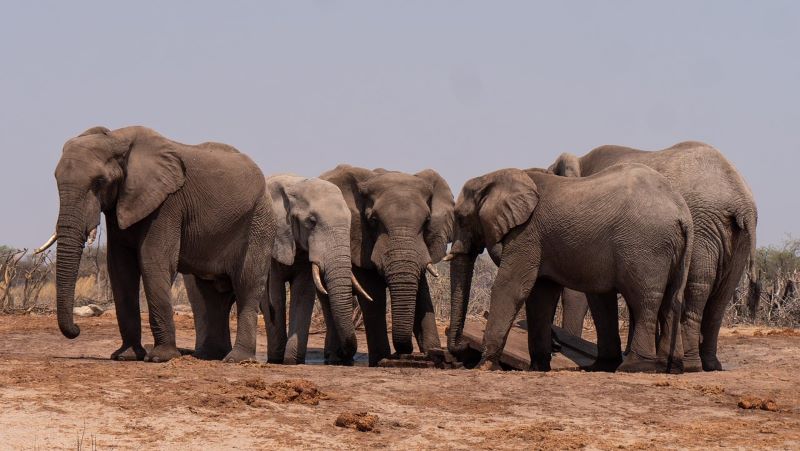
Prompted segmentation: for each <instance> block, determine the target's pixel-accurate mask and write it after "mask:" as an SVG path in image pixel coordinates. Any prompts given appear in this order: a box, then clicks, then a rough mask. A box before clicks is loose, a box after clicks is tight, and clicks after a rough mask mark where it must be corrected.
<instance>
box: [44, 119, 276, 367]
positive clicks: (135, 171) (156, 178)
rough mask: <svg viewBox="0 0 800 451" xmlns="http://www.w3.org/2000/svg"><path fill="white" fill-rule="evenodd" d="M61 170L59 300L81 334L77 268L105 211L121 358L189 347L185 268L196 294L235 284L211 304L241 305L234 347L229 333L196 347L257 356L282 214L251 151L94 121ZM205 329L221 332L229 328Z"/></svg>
mask: <svg viewBox="0 0 800 451" xmlns="http://www.w3.org/2000/svg"><path fill="white" fill-rule="evenodd" d="M55 178H56V183H57V185H58V193H59V198H60V206H59V214H58V221H57V223H56V234H55V235H54V236H55V239H56V240H57V241H58V248H57V251H56V257H57V261H56V299H57V308H58V325H59V327H60V329H61V332H62V333H63V334H64V336H66V337H68V338H75V337H77V336H78V335H79V334H80V328H79V327H78V326H77V325H76V324H75V323H74V320H73V317H72V308H73V305H74V300H75V282H76V278H77V274H78V265H79V262H80V258H81V253H82V251H83V247H84V245H85V243H86V240H87V237H88V236H89V235H91V234H93V231H94V230H95V229H96V228H97V226H98V225H99V224H100V213H101V212H102V213H104V214H105V218H106V228H107V230H108V235H107V236H108V271H109V279H110V282H111V287H112V291H113V296H114V304H115V308H116V313H117V322H118V324H119V330H120V335H121V338H122V345H121V346H120V348H119V349H117V350H116V351H114V352H113V353H112V354H111V358H112V359H115V360H146V361H151V362H164V361H167V360H169V359H171V358H174V357H177V356H179V355H180V354H179V352H178V349H177V347H176V345H175V324H174V320H173V311H172V302H171V294H170V287H171V285H172V283H173V281H174V279H175V277H176V275H177V273H182V274H185V275H190V276H189V277H186V279H187V281H188V282H187V283H188V285H190V286H191V287H190V289H191V290H194V293H195V297H197V296H200V295H202V294H203V293H211V294H212V295H214V294H215V293H220V292H222V293H227V294H225V295H224V296H217V297H218V298H220V303H219V304H218V305H207V306H206V307H208V308H212V309H220V310H225V311H230V306H231V303H232V302H233V299H234V298H235V302H236V306H237V320H238V328H237V331H236V342H235V345H234V346H233V347H231V346H230V336H229V335H228V338H227V349H225V348H224V347H223V349H204V348H203V344H204V343H203V342H198V344H199V349H196V353H197V354H198V355H201V356H211V355H214V354H220V353H222V354H221V355H219V357H224V360H226V361H234V362H236V361H242V360H247V359H251V358H253V357H254V355H255V350H256V331H257V319H258V306H259V303H260V301H261V299H262V298H263V297H264V296H265V291H266V284H267V277H268V274H269V268H270V262H271V255H272V244H273V240H274V236H275V221H274V218H273V213H272V208H271V205H270V204H269V203H268V202H267V199H266V197H265V190H266V183H265V181H264V175H263V174H262V172H261V170H260V169H259V168H258V166H256V164H255V163H254V162H253V161H252V160H251V159H250V158H249V157H248V156H246V155H244V154H243V153H240V152H239V151H238V150H236V149H235V148H233V147H231V146H228V145H226V144H220V143H213V142H207V143H203V144H199V145H186V144H181V143H178V142H175V141H172V140H169V139H167V138H165V137H163V136H162V135H160V134H158V133H157V132H155V131H154V130H151V129H149V128H146V127H141V126H133V127H125V128H120V129H117V130H113V131H112V130H109V129H108V128H105V127H93V128H91V129H89V130H87V131H85V132H84V133H82V134H81V135H79V136H77V137H75V138H72V139H70V140H69V141H67V142H66V144H65V145H64V149H63V154H62V156H61V159H60V160H59V162H58V165H57V167H56V170H55ZM192 276H193V277H192ZM140 279H141V281H142V283H143V285H144V291H145V295H146V297H147V307H148V312H149V321H150V328H151V330H152V333H153V338H154V340H155V344H154V347H153V348H152V350H150V351H149V352H146V351H145V349H144V348H143V347H142V343H141V334H142V331H141V314H140V311H139V282H140ZM234 295H235V296H234ZM194 304H197V303H194ZM201 313H203V312H201ZM226 327H227V325H226ZM201 333H202V334H205V335H208V336H211V337H212V338H214V337H215V334H216V335H219V336H221V335H224V334H225V333H227V329H225V330H224V331H218V330H204V331H201ZM217 341H218V342H219V341H222V342H224V339H223V340H217Z"/></svg>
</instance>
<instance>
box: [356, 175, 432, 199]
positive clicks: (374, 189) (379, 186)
mask: <svg viewBox="0 0 800 451" xmlns="http://www.w3.org/2000/svg"><path fill="white" fill-rule="evenodd" d="M361 189H362V190H363V191H364V192H366V193H368V194H371V195H381V194H383V193H386V192H388V191H392V192H395V191H399V190H410V191H416V192H418V193H420V195H422V196H423V197H425V198H427V197H430V196H431V194H432V193H433V190H432V188H431V185H430V183H428V182H426V181H425V180H423V179H421V178H419V177H416V176H413V175H410V174H404V173H402V172H387V173H384V174H379V175H377V176H375V177H373V178H371V179H369V180H367V181H366V182H364V183H362V184H361Z"/></svg>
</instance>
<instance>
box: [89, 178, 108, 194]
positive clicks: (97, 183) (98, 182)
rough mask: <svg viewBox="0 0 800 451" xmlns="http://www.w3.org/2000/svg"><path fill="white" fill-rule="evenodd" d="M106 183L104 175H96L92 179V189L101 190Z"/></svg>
mask: <svg viewBox="0 0 800 451" xmlns="http://www.w3.org/2000/svg"><path fill="white" fill-rule="evenodd" d="M105 184H106V180H105V179H104V178H103V177H95V179H94V180H92V191H98V190H100V189H101V188H102V187H103V186H105Z"/></svg>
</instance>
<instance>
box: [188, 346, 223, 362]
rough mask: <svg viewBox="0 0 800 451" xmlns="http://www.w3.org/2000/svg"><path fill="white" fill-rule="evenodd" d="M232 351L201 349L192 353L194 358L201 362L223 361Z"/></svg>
mask: <svg viewBox="0 0 800 451" xmlns="http://www.w3.org/2000/svg"><path fill="white" fill-rule="evenodd" d="M228 352H230V349H213V348H199V349H197V350H195V351H194V353H192V357H194V358H196V359H200V360H222V359H223V357H225V356H226V355H227V354H228Z"/></svg>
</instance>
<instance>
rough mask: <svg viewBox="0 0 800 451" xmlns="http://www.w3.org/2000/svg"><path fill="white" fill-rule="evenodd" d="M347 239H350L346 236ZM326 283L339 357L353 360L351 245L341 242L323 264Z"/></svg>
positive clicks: (344, 359)
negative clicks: (338, 247) (339, 247)
mask: <svg viewBox="0 0 800 451" xmlns="http://www.w3.org/2000/svg"><path fill="white" fill-rule="evenodd" d="M344 243H347V241H346V240H345V241H344ZM323 267H324V268H325V272H324V278H325V287H326V288H327V290H328V299H329V300H330V308H331V316H332V317H333V324H329V325H328V327H333V328H334V329H335V330H336V335H337V337H338V338H339V343H337V344H338V346H339V349H338V357H339V358H340V359H341V360H342V361H344V362H347V361H352V359H353V357H354V356H355V354H356V349H357V342H356V331H355V327H354V325H353V286H352V283H351V282H350V280H351V279H350V278H351V275H352V269H351V260H350V247H349V246H348V245H345V246H341V249H336V250H334V251H333V252H331V256H329V257H328V258H327V259H326V260H325V262H324V264H323Z"/></svg>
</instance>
